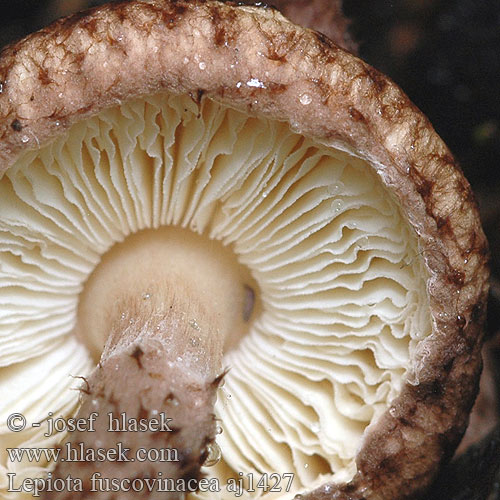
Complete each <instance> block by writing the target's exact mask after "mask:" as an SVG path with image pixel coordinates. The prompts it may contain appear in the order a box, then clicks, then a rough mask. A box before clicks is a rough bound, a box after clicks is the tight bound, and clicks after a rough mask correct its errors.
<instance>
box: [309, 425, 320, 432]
mask: <svg viewBox="0 0 500 500" xmlns="http://www.w3.org/2000/svg"><path fill="white" fill-rule="evenodd" d="M311 430H312V431H313V432H314V433H318V432H319V431H320V430H321V424H320V423H319V422H313V423H312V424H311Z"/></svg>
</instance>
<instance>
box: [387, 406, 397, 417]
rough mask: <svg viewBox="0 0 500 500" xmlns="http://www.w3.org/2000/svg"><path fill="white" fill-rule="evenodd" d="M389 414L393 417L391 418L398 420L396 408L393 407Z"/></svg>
mask: <svg viewBox="0 0 500 500" xmlns="http://www.w3.org/2000/svg"><path fill="white" fill-rule="evenodd" d="M389 414H390V415H391V417H394V418H396V414H397V410H396V408H394V406H391V408H389Z"/></svg>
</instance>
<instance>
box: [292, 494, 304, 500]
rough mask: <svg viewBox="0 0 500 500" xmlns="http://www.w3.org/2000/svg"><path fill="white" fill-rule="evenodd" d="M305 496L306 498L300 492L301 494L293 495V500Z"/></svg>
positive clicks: (300, 499) (299, 499)
mask: <svg viewBox="0 0 500 500" xmlns="http://www.w3.org/2000/svg"><path fill="white" fill-rule="evenodd" d="M303 498H304V497H303V496H302V495H300V494H299V495H295V496H294V497H293V500H302V499H303Z"/></svg>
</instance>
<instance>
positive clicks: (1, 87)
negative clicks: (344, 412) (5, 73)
mask: <svg viewBox="0 0 500 500" xmlns="http://www.w3.org/2000/svg"><path fill="white" fill-rule="evenodd" d="M2 92H3V83H2V82H0V94H1V93H2Z"/></svg>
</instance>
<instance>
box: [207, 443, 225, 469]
mask: <svg viewBox="0 0 500 500" xmlns="http://www.w3.org/2000/svg"><path fill="white" fill-rule="evenodd" d="M207 451H208V455H207V458H206V460H205V462H203V465H204V466H205V467H213V466H214V465H216V464H218V463H219V462H220V459H221V457H222V452H221V449H220V446H219V445H218V444H217V443H215V442H214V443H210V444H209V445H208V446H207Z"/></svg>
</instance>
